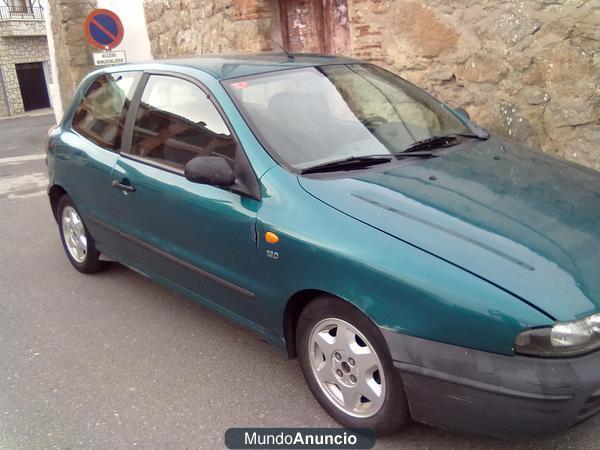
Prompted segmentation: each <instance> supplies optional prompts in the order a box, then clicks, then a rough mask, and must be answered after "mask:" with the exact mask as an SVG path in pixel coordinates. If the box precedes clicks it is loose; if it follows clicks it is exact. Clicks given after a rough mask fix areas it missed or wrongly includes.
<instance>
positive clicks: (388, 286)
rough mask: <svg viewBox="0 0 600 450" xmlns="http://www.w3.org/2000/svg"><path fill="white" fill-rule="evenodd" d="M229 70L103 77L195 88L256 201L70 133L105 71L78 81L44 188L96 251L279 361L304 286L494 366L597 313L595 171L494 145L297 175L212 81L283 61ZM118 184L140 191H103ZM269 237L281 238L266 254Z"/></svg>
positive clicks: (157, 66) (172, 67)
mask: <svg viewBox="0 0 600 450" xmlns="http://www.w3.org/2000/svg"><path fill="white" fill-rule="evenodd" d="M335 61H336V60H335V59H328V60H327V61H326V62H327V63H331V62H335ZM343 61H344V62H347V61H346V60H343ZM321 62H323V59H319V58H316V59H315V61H313V60H310V61H309V60H308V59H307V60H306V61H296V64H317V63H321ZM230 63H231V60H230V59H227V58H223V61H221V62H220V63H216V62H215V61H214V60H213V61H212V62H211V64H214V67H212V68H211V69H210V70H209V69H208V68H207V67H206V65H207V63H206V62H204V63H203V64H204V66H205V67H204V69H205V70H209V72H204V71H202V70H200V68H201V66H202V65H201V64H200V63H195V64H193V63H192V62H190V61H188V60H177V61H171V62H165V63H150V64H139V65H128V66H126V67H124V68H114V69H111V70H113V71H115V70H126V71H135V70H140V71H142V70H145V71H165V70H169V71H173V72H178V73H181V74H184V75H187V76H190V77H194V78H195V79H197V80H199V81H200V82H202V83H203V84H204V85H205V86H206V88H207V89H208V90H209V91H210V92H211V95H212V96H214V99H215V100H216V101H217V102H218V103H219V104H220V106H221V108H222V110H223V111H224V113H225V114H226V115H227V117H228V119H229V122H230V123H231V124H232V126H233V128H234V130H235V134H236V135H237V137H238V138H239V141H240V143H241V145H242V146H243V148H244V151H245V152H246V154H247V157H248V160H249V161H250V163H251V165H252V167H253V169H254V172H255V173H256V176H257V178H258V180H259V183H260V186H261V199H260V200H253V199H249V198H246V197H243V196H240V195H238V194H235V193H232V192H229V191H227V190H224V189H220V188H217V187H212V186H206V185H199V184H194V183H191V182H189V181H188V180H186V179H185V178H184V177H183V176H182V175H180V174H177V173H172V172H167V171H163V170H161V169H159V168H156V167H152V166H150V165H147V164H144V163H141V162H138V161H134V160H132V159H129V158H126V157H121V158H120V159H119V155H117V154H116V153H111V152H108V151H106V150H103V149H101V148H99V147H97V146H95V145H94V144H91V143H89V142H88V141H86V140H85V139H83V138H82V137H81V136H79V135H77V134H76V133H74V132H73V131H72V130H71V129H70V125H69V124H70V122H71V118H72V115H73V111H74V108H75V105H76V104H77V103H78V99H79V98H80V97H81V93H82V92H85V89H86V88H87V85H89V83H90V82H91V80H92V79H93V77H94V76H95V75H97V74H98V73H100V72H101V71H98V72H96V73H95V74H91V75H89V76H88V77H87V78H86V79H85V80H84V81H83V83H82V85H81V86H80V88H79V90H78V91H77V93H76V95H75V100H74V103H73V105H74V106H72V107H71V108H70V110H69V111H67V113H66V115H65V119H64V121H63V123H62V124H61V126H60V127H59V128H57V130H55V131H54V132H53V134H52V136H51V144H50V148H49V158H48V159H49V174H50V184H51V186H52V185H58V186H61V187H62V188H64V189H65V190H66V191H67V192H68V193H69V194H70V195H71V197H72V198H73V200H74V202H75V204H76V205H77V206H78V208H79V209H80V211H81V212H82V214H83V215H84V216H87V217H93V218H94V219H97V220H99V221H100V222H101V223H104V224H105V225H107V226H103V225H102V224H100V223H98V222H97V221H94V220H88V221H86V224H87V226H88V228H89V229H90V231H91V233H92V235H93V236H94V237H95V239H96V240H97V241H98V247H99V249H100V250H101V251H102V252H104V253H106V254H107V255H108V256H110V257H112V258H115V259H117V260H119V261H121V262H123V263H124V264H126V265H128V266H130V267H132V268H134V269H136V270H138V271H141V272H143V273H144V274H146V275H148V276H150V277H151V278H153V279H154V280H156V281H158V282H161V283H163V284H165V285H167V286H169V287H171V288H174V289H176V290H177V291H178V292H180V293H182V294H184V295H187V296H189V297H191V298H193V299H194V300H196V301H199V302H202V303H204V304H207V305H209V306H211V307H213V308H215V309H217V310H219V311H221V312H223V313H224V314H225V315H227V316H229V317H230V318H232V319H234V320H236V321H238V322H240V323H242V324H243V325H245V326H248V327H250V328H252V329H253V330H255V331H256V332H258V333H259V334H261V335H262V336H263V337H265V339H267V340H269V341H270V342H272V343H275V344H277V345H278V346H279V347H280V348H282V349H283V348H284V344H285V343H284V317H283V316H284V311H285V307H286V303H287V301H288V299H289V298H291V297H292V296H293V295H294V294H295V293H297V292H299V291H303V290H307V289H312V290H318V291H323V292H328V293H331V294H333V295H337V296H339V297H340V298H343V299H346V300H347V301H349V302H351V303H352V304H354V305H355V306H356V307H358V308H359V309H361V310H362V311H364V312H365V313H366V314H367V315H368V316H369V317H370V318H371V319H372V320H373V321H374V322H375V323H376V324H377V325H379V326H380V327H383V328H386V329H389V330H393V331H397V332H400V333H405V334H409V335H412V336H417V337H421V338H426V339H430V340H436V341H440V342H446V343H449V344H454V345H459V346H463V347H468V348H474V349H478V350H484V351H488V352H494V353H501V354H505V355H512V354H513V348H512V346H513V342H514V339H515V336H516V335H517V334H518V333H519V332H521V331H522V330H524V329H526V328H530V327H538V326H546V325H550V324H552V323H553V322H554V318H559V319H568V318H573V317H581V316H583V315H586V314H588V313H589V312H591V311H596V310H597V305H598V304H600V297H599V292H598V284H597V283H598V282H597V281H596V280H597V279H598V278H599V277H597V276H596V277H594V276H593V275H594V271H595V273H596V274H597V267H598V264H597V262H598V259H597V255H598V251H597V250H598V229H599V227H598V218H597V217H598V216H597V215H595V211H594V207H596V209H597V205H598V195H599V194H598V192H600V187H599V177H598V175H597V174H595V173H592V172H589V171H586V170H585V169H581V168H579V167H576V166H573V165H571V164H568V163H565V162H562V161H558V160H555V159H552V158H549V157H547V156H544V155H542V154H539V153H528V152H525V151H523V150H520V149H517V148H516V147H514V146H512V145H509V144H507V143H504V144H502V143H500V142H499V141H497V140H490V141H488V142H484V143H478V144H476V145H473V146H470V147H468V148H460V149H456V150H455V151H450V152H448V153H447V154H446V155H444V156H442V157H440V158H435V159H429V160H420V159H419V160H416V159H415V160H411V161H410V162H399V163H393V164H390V165H385V166H378V167H377V168H374V169H371V170H364V171H360V172H350V173H347V174H336V175H331V176H313V177H298V176H296V175H295V174H292V173H290V172H287V171H286V170H284V169H283V168H282V167H280V166H278V165H277V164H276V163H275V162H274V161H273V159H272V158H271V157H270V156H269V155H268V154H267V152H266V151H265V150H264V148H263V147H262V146H261V144H260V143H259V142H258V140H257V139H256V137H255V136H254V135H253V133H252V132H251V130H250V129H249V127H248V126H247V124H246V123H245V121H244V119H243V118H242V117H241V115H240V113H239V112H238V110H237V109H236V108H235V106H234V104H233V103H232V101H231V99H230V98H229V96H228V95H227V93H226V92H225V90H224V89H223V87H222V86H221V85H220V83H219V79H220V78H223V77H225V76H239V75H243V74H249V73H257V72H256V71H265V70H281V69H285V68H289V66H290V65H293V64H292V63H290V61H285V62H280V63H276V62H273V63H269V64H268V65H265V64H262V65H261V64H255V63H254V62H253V61H246V64H240V63H239V61H238V63H234V64H237V66H236V67H231V66H226V64H230ZM266 66H268V67H266ZM494 157H499V158H500V159H499V160H498V159H494ZM124 176H126V177H127V178H128V179H129V181H130V182H131V184H132V185H134V186H136V192H134V193H130V194H128V195H124V194H123V193H122V192H121V191H119V190H117V189H115V188H113V187H112V186H111V182H112V180H114V179H121V178H123V177H124ZM266 231H272V232H275V233H276V234H277V235H278V236H279V238H280V240H279V242H278V243H277V244H268V243H266V242H265V240H264V233H265V232H266ZM136 240H137V241H143V242H144V243H146V246H141V245H139V244H138V243H136ZM153 249H155V250H153ZM269 251H270V252H276V253H277V255H278V258H277V259H274V258H272V257H269V256H268V254H267V252H269ZM160 252H166V253H168V254H169V255H172V256H173V257H174V258H175V259H179V260H181V261H185V262H186V263H188V264H191V265H193V266H194V267H197V268H198V269H201V270H204V271H207V272H210V273H212V274H213V275H214V276H215V277H220V278H222V279H225V280H227V281H228V282H230V283H233V284H235V285H237V286H239V287H241V288H243V289H244V290H247V291H250V292H252V293H253V294H254V298H249V297H248V296H245V295H242V294H240V293H239V292H236V291H235V290H233V289H230V288H228V287H227V286H225V285H223V284H219V283H217V282H215V281H214V279H210V278H206V277H205V278H202V277H201V275H198V273H196V272H194V270H190V268H189V267H186V266H185V265H182V264H177V263H176V262H174V259H173V258H172V259H171V260H169V259H167V258H162V257H161V256H160ZM270 255H271V256H273V253H270Z"/></svg>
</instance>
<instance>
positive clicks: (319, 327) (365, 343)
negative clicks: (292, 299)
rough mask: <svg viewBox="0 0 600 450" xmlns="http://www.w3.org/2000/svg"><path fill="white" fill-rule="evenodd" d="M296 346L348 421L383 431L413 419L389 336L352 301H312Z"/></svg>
mask: <svg viewBox="0 0 600 450" xmlns="http://www.w3.org/2000/svg"><path fill="white" fill-rule="evenodd" d="M296 345H297V351H298V357H299V359H300V366H301V368H302V372H303V374H304V377H305V379H306V382H307V384H308V386H309V388H310V390H311V391H312V393H313V395H314V396H315V398H316V399H317V400H318V401H319V403H320V404H321V406H322V407H323V408H324V409H325V410H326V411H327V412H328V413H329V415H331V416H332V417H333V418H334V419H335V420H336V421H338V422H339V423H340V424H342V425H343V426H345V427H348V428H368V429H371V430H373V431H374V432H375V433H376V434H379V435H382V434H388V433H392V432H394V431H396V430H398V429H399V428H400V427H401V426H402V425H404V424H405V423H406V422H407V421H408V420H409V411H408V405H407V402H406V397H405V395H404V390H403V387H402V382H401V380H400V378H399V376H398V375H397V374H396V372H395V370H394V367H393V364H392V359H391V356H390V354H389V350H388V348H387V344H386V343H385V340H384V339H383V336H382V335H381V333H380V332H379V330H378V328H377V327H376V326H375V325H374V324H373V322H371V320H370V319H369V318H368V317H366V316H365V315H364V314H363V313H361V312H360V311H359V310H358V309H356V308H355V307H353V306H352V305H350V304H349V303H347V302H345V301H343V300H340V299H338V298H336V297H332V296H322V297H319V298H318V299H315V300H314V301H312V302H311V303H309V304H308V306H307V307H306V308H305V309H304V310H303V311H302V314H301V316H300V318H299V321H298V327H297V332H296Z"/></svg>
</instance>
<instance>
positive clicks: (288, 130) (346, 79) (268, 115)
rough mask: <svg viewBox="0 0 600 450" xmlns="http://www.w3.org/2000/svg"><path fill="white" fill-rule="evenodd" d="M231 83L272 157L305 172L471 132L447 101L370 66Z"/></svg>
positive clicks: (262, 76) (286, 73)
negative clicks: (318, 167)
mask: <svg viewBox="0 0 600 450" xmlns="http://www.w3.org/2000/svg"><path fill="white" fill-rule="evenodd" d="M224 85H225V87H226V89H227V90H228V92H229V93H230V95H231V96H232V97H233V99H234V101H235V102H236V104H237V106H238V108H239V109H240V111H241V113H242V114H243V115H244V117H245V118H246V120H247V122H248V123H249V125H250V126H251V127H252V129H253V131H254V132H255V134H256V135H257V136H258V138H259V139H260V140H261V141H262V143H263V144H264V145H265V147H266V148H267V149H268V150H269V152H271V153H272V154H273V156H274V157H275V158H276V159H278V160H279V162H281V163H283V164H284V165H286V166H287V167H290V168H292V169H293V170H298V171H301V170H303V169H306V168H308V167H313V166H315V165H318V164H323V163H327V162H330V161H337V160H341V159H345V158H354V157H362V156H370V155H386V154H391V153H398V152H403V151H404V150H406V149H408V148H409V147H410V146H411V145H412V144H414V143H415V142H419V141H423V140H425V139H430V138H432V137H435V136H443V135H448V134H471V133H472V132H471V130H470V129H469V128H468V127H467V126H466V125H465V123H463V122H462V121H461V120H460V119H458V118H457V117H456V116H455V115H454V114H453V113H452V112H451V111H450V110H449V109H448V108H447V107H445V106H444V105H443V104H442V103H440V102H438V101H437V100H435V99H434V98H433V97H431V96H430V95H428V94H426V93H425V92H423V91H422V90H420V89H418V88H416V87H415V86H413V85H411V84H410V83H408V82H407V81H405V80H403V79H402V78H400V77H398V76H396V75H394V74H392V73H390V72H388V71H386V70H384V69H381V68H379V67H377V66H374V65H370V64H344V65H327V66H320V67H309V68H301V69H292V70H281V71H278V72H270V73H267V74H260V75H255V76H251V77H246V78H236V79H233V80H227V81H226V82H224Z"/></svg>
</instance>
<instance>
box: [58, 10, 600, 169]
mask: <svg viewBox="0 0 600 450" xmlns="http://www.w3.org/2000/svg"><path fill="white" fill-rule="evenodd" d="M128 1H132V2H133V1H136V2H141V3H142V4H143V10H144V13H145V14H144V16H145V17H141V18H140V20H145V24H144V26H145V29H146V30H147V36H144V39H148V40H149V42H150V47H151V52H152V56H153V57H155V58H162V57H167V56H178V55H188V54H203V53H228V52H247V51H269V50H276V49H277V48H278V47H280V46H283V47H285V48H287V49H289V50H291V51H296V52H325V53H337V54H345V55H349V56H355V57H357V58H362V59H365V60H367V61H372V62H374V63H377V64H380V65H382V66H384V67H386V68H389V69H391V70H392V71H394V72H396V73H399V74H400V75H402V76H403V77H405V78H406V79H408V80H410V81H412V82H414V83H416V84H417V85H419V86H421V87H423V88H425V89H427V90H429V91H430V92H432V93H434V94H435V95H436V96H437V97H438V98H440V99H442V100H444V101H446V102H447V103H449V104H450V105H451V106H455V107H456V106H462V107H464V108H466V109H467V110H468V111H469V113H470V114H471V116H472V118H473V119H474V120H475V121H477V122H478V123H480V124H481V125H483V126H485V127H487V128H489V129H491V130H492V131H494V132H496V133H499V134H502V135H505V136H507V137H508V138H512V139H514V140H517V141H520V142H525V143H527V144H529V145H531V146H534V147H537V148H541V149H543V150H545V151H548V152H552V153H556V154H559V155H561V156H564V157H566V158H569V159H572V160H574V161H577V162H579V163H581V164H585V165H587V166H589V167H593V168H595V169H600V0H485V1H479V0H128ZM98 2H102V3H106V2H107V0H98ZM95 3H96V2H95V1H94V0H56V1H55V2H53V6H52V7H53V8H54V9H55V10H56V14H58V15H59V16H60V17H62V19H61V20H60V21H58V20H57V21H54V20H53V24H52V27H53V35H54V36H55V38H56V39H57V40H59V41H60V42H61V48H60V49H59V50H57V55H58V56H60V54H61V53H68V54H67V55H66V56H65V57H64V58H62V61H63V62H62V67H63V68H64V69H65V70H66V73H65V74H64V75H63V76H61V78H62V80H63V81H61V88H62V87H63V84H65V86H64V88H65V90H64V91H63V94H62V95H63V99H65V98H67V97H69V96H70V93H71V92H72V90H73V89H74V87H75V84H76V82H77V81H78V80H79V78H80V77H81V75H82V74H83V73H85V72H86V71H87V70H89V69H90V68H91V51H92V50H91V49H90V48H86V45H87V44H85V42H84V40H83V39H82V31H79V28H80V27H81V25H80V23H81V22H82V21H83V18H84V17H85V14H82V13H81V10H83V9H85V8H90V7H91V4H95ZM115 3H118V2H115ZM53 13H54V11H53ZM65 17H70V18H71V20H72V22H69V20H66V21H65ZM126 28H127V27H126ZM65 58H66V59H65ZM57 59H58V60H59V61H58V64H59V66H60V65H61V61H60V60H61V58H60V57H58V58H57ZM69 59H70V63H69ZM64 80H68V81H64Z"/></svg>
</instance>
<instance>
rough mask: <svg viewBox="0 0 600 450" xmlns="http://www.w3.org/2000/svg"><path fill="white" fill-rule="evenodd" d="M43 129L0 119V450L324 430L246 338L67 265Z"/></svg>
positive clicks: (169, 297) (411, 443)
mask: <svg viewBox="0 0 600 450" xmlns="http://www.w3.org/2000/svg"><path fill="white" fill-rule="evenodd" d="M52 120H53V117H52V116H43V117H33V118H20V119H11V120H3V121H0V236H1V237H0V448H10V449H12V448H42V447H43V448H52V447H57V448H74V447H79V448H81V447H84V448H123V447H127V448H132V447H136V448H183V447H185V448H210V449H215V448H221V447H223V435H224V432H225V430H227V429H228V428H230V427H245V426H258V427H321V426H328V427H329V426H331V427H333V426H336V423H335V422H334V421H333V420H332V419H330V418H329V416H328V415H327V414H326V413H325V412H323V410H322V409H321V408H320V407H319V405H318V404H317V402H316V401H315V400H314V399H313V397H312V395H311V393H310V392H309V390H308V388H307V387H306V386H305V384H304V380H303V378H302V375H301V373H300V370H299V366H298V363H297V362H296V361H288V360H285V359H284V358H282V357H281V355H280V354H279V353H278V352H277V351H276V350H275V349H274V348H272V347H270V346H269V345H267V344H265V343H263V342H262V341H261V340H260V339H258V338H257V337H256V336H255V335H253V334H252V333H250V332H248V331H246V330H245V329H243V328H241V327H239V326H237V325H235V324H232V323H230V322H228V321H227V320H225V319H224V318H222V317H221V316H219V315H217V314H215V313H213V312H211V311H209V310H207V309H205V308H203V307H201V306H200V305H198V304H195V303H193V302H192V301H190V300H187V299H185V298H183V297H181V296H179V295H176V294H174V293H171V292H170V291H168V290H167V289H165V288H163V287H161V286H159V285H158V284H156V283H154V282H152V281H149V280H147V279H146V278H144V277H142V276H140V275H138V274H137V273H135V272H133V271H130V270H128V269H126V268H124V267H122V266H120V265H118V264H113V265H112V266H111V267H110V268H109V269H108V270H106V271H105V272H102V273H100V274H97V275H92V276H89V275H82V274H80V273H78V272H76V271H75V270H74V269H73V268H72V267H71V266H70V264H69V262H68V261H67V258H66V256H65V255H64V254H63V250H62V247H61V244H60V241H59V237H58V231H57V228H56V224H55V223H54V221H53V218H52V216H51V214H50V209H49V206H48V200H47V198H46V194H45V188H46V179H45V164H44V160H43V141H44V138H45V134H46V130H47V129H48V127H50V126H51V124H52ZM32 155H33V156H32ZM36 155H37V156H36ZM19 157H21V159H18V158H19ZM510 413H511V412H510V411H506V414H510ZM599 443H600V419H596V420H592V421H590V422H587V423H585V424H583V425H581V426H579V427H578V428H576V429H573V430H570V431H568V432H566V433H562V434H560V435H558V436H554V437H550V438H547V439H543V440H540V439H538V440H519V441H502V440H498V439H492V438H486V437H481V436H477V435H472V434H457V433H450V432H445V431H442V430H438V429H435V428H431V427H427V426H424V425H418V424H411V425H409V426H407V427H406V428H405V429H403V430H402V431H401V432H399V433H397V434H395V435H394V436H391V437H387V438H385V439H379V440H378V441H377V448H390V449H391V448H423V447H427V448H481V447H486V448H515V447H519V448H534V447H544V448H548V447H552V448H556V447H561V448H570V447H574V448H597V447H598V444H599Z"/></svg>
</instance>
